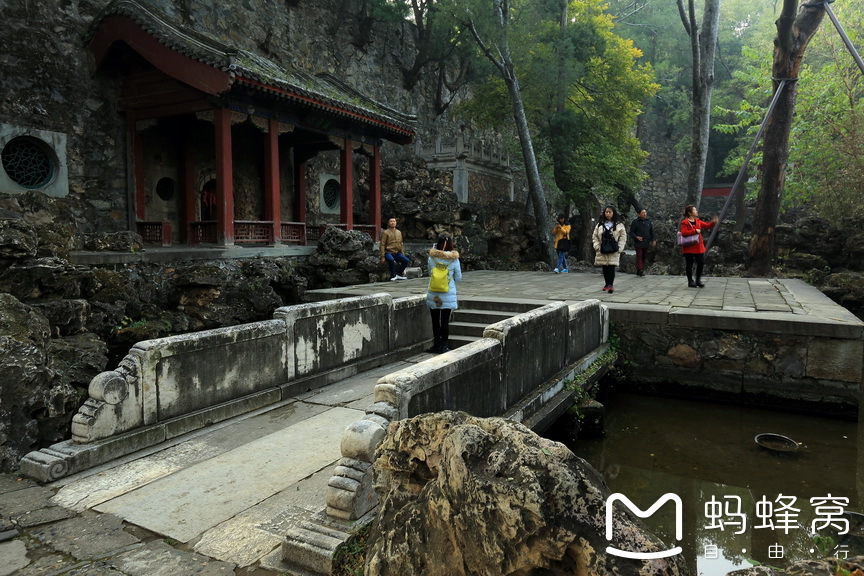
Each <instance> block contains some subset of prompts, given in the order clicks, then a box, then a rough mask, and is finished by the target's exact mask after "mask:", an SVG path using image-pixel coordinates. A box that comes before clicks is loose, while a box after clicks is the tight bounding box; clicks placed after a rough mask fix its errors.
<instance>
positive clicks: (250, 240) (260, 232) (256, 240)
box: [234, 220, 273, 244]
mask: <svg viewBox="0 0 864 576" xmlns="http://www.w3.org/2000/svg"><path fill="white" fill-rule="evenodd" d="M234 242H236V243H237V244H273V222H272V221H269V222H266V221H261V220H235V221H234Z"/></svg>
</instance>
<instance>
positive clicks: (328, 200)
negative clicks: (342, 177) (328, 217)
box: [321, 178, 339, 210]
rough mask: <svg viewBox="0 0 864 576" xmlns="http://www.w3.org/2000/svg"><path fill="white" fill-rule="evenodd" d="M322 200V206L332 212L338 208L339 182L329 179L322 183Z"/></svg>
mask: <svg viewBox="0 0 864 576" xmlns="http://www.w3.org/2000/svg"><path fill="white" fill-rule="evenodd" d="M321 197H322V198H323V199H324V205H325V206H327V208H329V209H331V210H333V209H334V208H336V207H337V206H339V181H338V180H336V179H334V178H331V179H330V180H327V182H325V183H324V190H323V192H322V194H321Z"/></svg>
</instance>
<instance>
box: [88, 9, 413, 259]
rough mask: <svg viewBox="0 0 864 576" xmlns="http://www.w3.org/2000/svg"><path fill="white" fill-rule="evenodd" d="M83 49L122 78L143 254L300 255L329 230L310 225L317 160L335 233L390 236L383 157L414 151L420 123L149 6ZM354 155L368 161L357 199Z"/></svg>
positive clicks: (114, 22)
mask: <svg viewBox="0 0 864 576" xmlns="http://www.w3.org/2000/svg"><path fill="white" fill-rule="evenodd" d="M88 41H89V48H90V50H91V52H92V54H93V56H94V59H95V65H96V73H97V74H105V75H107V76H108V77H109V78H111V79H112V80H115V79H116V85H117V89H118V94H119V95H118V104H119V110H120V112H121V113H123V114H124V115H125V118H126V124H127V133H128V149H129V154H128V156H129V161H130V162H131V166H130V173H131V174H132V175H133V177H132V178H130V183H129V187H128V194H129V201H128V205H129V206H130V207H131V209H130V214H129V225H130V228H131V229H132V230H137V231H138V232H139V233H140V234H142V236H144V238H145V240H146V241H149V242H161V243H163V244H170V243H173V242H185V243H188V244H191V245H198V244H201V243H213V244H216V245H219V246H231V245H234V244H248V243H256V244H282V243H298V244H305V243H306V241H307V239H309V238H310V237H315V236H316V235H317V234H318V231H319V229H320V225H316V226H308V225H307V177H306V171H307V163H308V162H309V161H310V160H312V159H313V158H315V157H316V156H318V155H319V154H322V153H329V154H331V155H334V157H338V179H337V178H334V179H333V180H332V181H330V182H327V184H328V185H330V189H329V190H325V193H327V194H329V196H327V202H328V205H329V206H330V207H331V208H333V210H332V212H333V213H332V217H331V219H332V220H333V222H331V223H332V224H335V225H337V226H340V227H343V228H345V229H361V230H365V231H367V232H369V233H370V235H372V236H373V238H374V237H375V235H376V234H377V231H378V230H379V229H380V228H381V209H380V198H381V190H380V162H381V156H380V147H381V145H382V143H383V141H384V140H388V141H391V142H394V143H397V144H406V143H409V142H410V141H411V140H412V139H413V137H414V132H413V121H414V119H413V117H411V116H408V115H405V114H403V113H400V112H397V111H395V110H392V109H390V108H388V107H386V106H384V105H382V104H380V103H378V102H375V101H373V100H372V99H370V98H368V97H366V96H364V95H362V94H360V93H359V92H357V91H356V90H354V89H352V88H350V87H349V86H347V85H345V84H344V83H341V82H340V81H339V80H338V79H336V78H333V77H331V76H327V75H314V74H310V73H307V72H302V71H297V70H290V71H288V70H285V69H284V68H282V67H281V66H279V65H278V64H276V63H274V62H273V61H271V60H269V59H266V58H264V57H262V56H260V55H258V54H253V53H251V52H249V51H246V50H243V49H237V48H234V47H231V46H226V45H224V44H222V43H220V42H219V41H218V40H216V39H214V38H212V37H208V36H206V35H203V34H200V33H198V32H197V31H193V30H189V29H184V28H182V27H181V26H179V25H177V24H176V23H173V22H171V21H169V19H168V18H166V17H165V16H164V15H162V14H160V13H159V12H158V11H157V10H156V9H155V8H153V7H152V6H150V5H148V4H146V3H145V2H142V1H134V0H119V1H116V2H112V3H111V4H110V5H109V6H108V7H107V8H106V9H105V10H104V11H103V13H102V14H101V16H100V17H99V18H97V19H96V20H95V21H94V23H93V26H92V28H91V30H90V33H89V36H88ZM355 155H358V156H362V157H365V158H366V159H368V175H366V178H365V181H366V182H368V186H364V187H363V189H362V190H361V189H359V187H358V186H357V185H356V184H355V181H354V180H355V178H354V166H355ZM358 195H359V196H362V197H361V198H357V197H355V196H358ZM357 206H362V207H363V209H361V210H356V209H355V208H356V207H357ZM355 213H360V214H363V215H364V216H365V220H366V221H363V222H355ZM337 218H338V222H337V221H335V220H336V219H337Z"/></svg>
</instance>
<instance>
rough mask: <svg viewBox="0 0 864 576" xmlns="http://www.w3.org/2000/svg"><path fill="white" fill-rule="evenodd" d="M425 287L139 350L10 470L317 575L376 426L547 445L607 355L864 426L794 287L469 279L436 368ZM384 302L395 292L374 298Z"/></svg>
mask: <svg viewBox="0 0 864 576" xmlns="http://www.w3.org/2000/svg"><path fill="white" fill-rule="evenodd" d="M426 282H427V281H426V280H425V279H414V280H408V281H404V282H398V283H394V282H390V283H386V284H378V285H362V286H353V287H347V288H342V289H335V290H326V291H317V292H314V293H311V294H310V297H311V298H315V299H317V301H314V302H310V303H308V304H302V305H298V306H290V307H286V308H281V309H279V310H277V311H276V313H275V314H274V318H273V319H272V320H267V321H263V322H257V323H253V324H248V325H242V326H237V327H232V328H226V329H218V330H211V331H205V332H200V333H196V334H187V335H182V336H175V337H170V338H162V339H158V340H151V341H147V342H141V343H139V344H137V345H136V346H135V347H133V348H132V350H130V353H129V355H128V356H127V357H126V358H125V359H124V360H123V361H122V362H121V363H120V366H118V368H117V369H115V370H113V371H110V372H106V373H103V374H100V375H99V376H97V377H96V378H94V380H93V382H92V383H91V386H90V399H89V400H88V401H87V403H86V404H85V405H84V406H83V407H82V409H81V411H80V412H79V414H78V415H77V416H76V417H75V422H74V424H73V430H72V433H73V439H72V440H70V441H67V442H63V443H59V444H57V445H54V446H52V447H51V448H48V449H44V450H41V451H39V452H33V453H30V454H28V455H27V457H26V458H25V459H24V461H22V472H24V473H26V474H28V475H30V476H32V477H34V478H36V479H38V480H40V481H42V482H47V483H49V485H50V486H52V487H55V488H56V489H57V494H56V496H55V498H54V500H55V501H56V503H57V504H60V505H62V506H66V507H69V508H72V509H74V510H77V511H84V510H94V511H97V512H101V513H105V514H113V515H117V516H119V517H120V518H122V519H123V520H125V521H126V522H129V523H131V524H135V525H139V526H142V527H144V528H147V529H149V530H151V531H153V532H156V533H159V534H162V535H165V536H168V537H170V538H173V539H174V540H176V541H177V542H178V543H180V544H179V545H186V546H189V547H191V549H192V550H194V551H195V552H198V553H201V554H205V555H207V556H210V557H213V558H217V559H219V560H223V561H227V562H232V563H234V564H235V565H237V566H251V565H253V564H257V565H259V566H262V567H267V568H270V569H272V570H274V571H279V572H282V573H284V572H285V571H286V570H292V569H294V570H296V569H299V570H301V571H305V572H306V573H319V574H327V573H329V571H330V567H331V562H332V558H333V554H334V552H335V550H336V548H337V547H338V546H339V545H340V544H342V543H343V542H344V541H345V540H346V539H347V537H348V536H349V534H350V532H351V530H352V528H353V527H354V526H355V525H356V523H357V522H365V521H368V520H369V519H370V518H371V515H372V514H373V513H374V510H375V504H376V500H375V496H374V493H373V491H372V489H371V462H372V458H373V455H374V450H375V447H376V446H377V443H378V441H379V440H380V439H381V437H382V436H383V434H384V429H385V427H386V426H387V424H388V423H389V422H391V421H393V420H395V419H400V418H405V417H409V416H413V415H416V414H419V413H423V412H427V411H434V410H439V409H444V408H449V409H457V410H465V411H467V412H470V413H472V414H475V415H478V416H491V415H503V416H506V417H508V418H511V419H514V420H517V421H520V422H523V423H525V424H526V425H528V426H530V427H532V428H534V429H535V430H537V431H542V430H543V429H544V428H545V427H546V426H548V424H549V423H551V422H552V421H554V420H555V419H556V418H557V417H558V416H559V415H560V414H561V413H562V412H563V411H564V410H566V409H567V408H568V407H569V406H570V405H571V404H572V402H573V398H574V395H575V391H574V390H573V389H572V386H568V383H572V382H574V381H578V382H580V383H586V382H592V381H594V380H596V379H597V378H599V377H600V376H601V375H602V374H603V373H604V372H605V370H606V368H607V367H608V365H609V363H610V362H613V361H614V360H615V353H614V352H615V351H614V350H612V349H611V347H610V346H609V339H610V336H609V335H610V327H611V329H612V334H613V336H612V339H613V340H614V341H615V342H616V344H615V348H617V352H618V354H620V355H621V356H622V358H623V359H624V360H626V363H622V365H624V366H625V368H626V369H627V370H629V371H630V372H631V375H632V379H633V380H634V382H635V384H636V385H638V386H641V387H644V388H648V389H651V390H654V391H658V392H666V393H677V394H689V395H694V396H705V397H709V398H715V397H716V398H722V399H725V400H728V399H735V400H736V401H741V402H749V403H754V404H763V405H770V406H779V405H788V406H789V407H792V408H796V409H800V408H805V409H811V410H814V411H823V412H824V411H833V412H835V413H837V414H840V415H844V416H853V415H856V414H857V409H858V398H859V388H860V382H861V366H862V323H861V322H860V321H859V320H858V319H857V318H855V317H854V316H852V315H851V314H850V313H848V312H847V311H846V310H845V309H843V308H842V307H840V306H837V305H836V304H834V303H833V302H831V301H830V300H829V299H828V298H826V297H825V296H823V295H822V294H821V293H819V292H818V291H817V290H815V289H812V288H810V287H808V286H807V285H806V284H804V283H802V282H799V281H793V280H763V279H739V278H730V279H726V278H718V279H710V282H709V283H708V286H707V287H706V288H703V289H699V290H697V289H689V288H687V287H686V282H683V281H682V280H681V279H680V278H675V277H645V278H640V277H635V276H633V277H630V276H628V275H620V277H619V280H618V282H617V283H616V291H615V293H614V294H612V295H608V294H606V293H604V292H602V291H601V290H600V288H601V287H602V279H601V277H600V276H599V275H598V274H593V273H590V274H589V273H586V274H568V275H552V274H543V273H539V272H537V273H506V272H491V271H477V272H470V273H466V274H465V279H464V281H463V282H462V283H461V284H460V285H459V293H460V302H461V304H462V307H461V308H460V310H459V312H458V313H457V314H455V315H454V318H453V322H452V330H451V332H452V334H451V346H454V347H455V349H454V350H452V351H451V352H448V353H447V354H444V355H440V356H432V355H429V354H425V353H423V352H422V350H423V349H424V348H425V347H426V346H427V345H428V342H429V337H430V335H431V330H430V327H429V325H428V322H429V319H428V313H427V312H426V311H425V304H424V296H423V294H424V293H425V287H426ZM382 290H386V291H387V292H386V293H385V292H382Z"/></svg>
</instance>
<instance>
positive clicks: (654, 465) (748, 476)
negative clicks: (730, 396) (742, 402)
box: [559, 393, 864, 576]
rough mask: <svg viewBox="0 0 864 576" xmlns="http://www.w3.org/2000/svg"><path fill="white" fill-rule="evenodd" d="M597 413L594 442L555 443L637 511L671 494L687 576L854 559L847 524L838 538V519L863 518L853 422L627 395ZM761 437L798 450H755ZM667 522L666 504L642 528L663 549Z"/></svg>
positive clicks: (858, 545) (855, 532) (857, 544)
mask: <svg viewBox="0 0 864 576" xmlns="http://www.w3.org/2000/svg"><path fill="white" fill-rule="evenodd" d="M604 405H605V406H606V431H605V436H604V437H603V438H600V439H595V440H573V441H567V440H565V442H566V443H567V444H568V445H569V446H570V448H571V449H572V450H573V452H574V453H576V454H577V455H579V456H581V457H582V458H584V459H586V460H587V461H588V462H589V463H591V465H593V466H594V467H595V468H597V469H598V470H599V471H601V472H602V473H603V475H604V477H605V478H606V481H607V483H608V485H609V488H610V489H611V490H612V491H613V492H620V493H622V494H624V495H626V496H627V497H628V498H629V499H630V500H632V501H633V503H634V504H635V505H636V506H638V507H639V508H641V509H642V510H647V509H648V508H649V507H650V506H651V505H652V504H653V503H654V502H656V501H657V499H658V498H660V497H661V496H662V495H663V494H666V493H668V492H673V493H675V494H678V496H680V498H681V500H682V502H683V524H684V535H683V541H682V542H681V543H680V545H681V546H682V548H683V549H684V554H685V557H686V558H687V562H688V564H689V565H690V569H691V572H692V573H693V574H703V575H704V576H722V575H725V574H726V573H727V572H729V571H731V570H734V569H737V568H744V567H749V566H750V565H751V564H750V563H749V562H748V561H747V559H751V560H756V561H758V562H761V563H763V564H769V565H772V566H784V565H786V564H788V563H789V562H791V561H793V560H800V559H813V558H818V557H822V556H825V555H830V556H834V555H836V556H838V557H844V556H845V555H847V554H848V556H849V557H852V556H854V555H858V554H864V536H862V534H864V533H862V531H861V529H860V528H859V527H858V526H856V522H855V519H856V517H855V516H854V515H852V517H851V520H850V525H849V528H850V530H849V532H850V533H849V534H847V535H840V534H839V532H841V531H843V528H844V526H845V523H844V521H843V518H845V519H847V520H849V519H850V516H849V515H848V512H860V511H861V510H862V506H861V503H862V502H861V494H862V490H861V487H862V481H861V479H859V478H858V476H859V473H858V470H861V469H864V467H862V466H861V465H860V462H859V458H861V457H860V456H859V450H858V449H857V445H858V440H859V438H858V434H859V430H858V425H857V423H854V422H845V421H837V420H831V419H823V418H819V417H812V416H802V415H798V414H788V413H782V412H772V411H765V410H755V409H749V408H741V407H736V406H727V405H714V404H708V403H702V402H691V401H686V400H679V399H670V398H661V397H654V396H644V395H636V394H630V393H615V394H614V395H612V396H611V397H609V398H605V399H604ZM765 432H773V433H776V434H782V435H784V436H788V437H790V438H792V439H794V440H796V441H797V442H798V443H799V444H800V450H799V452H798V453H795V454H792V455H790V454H782V453H775V452H771V451H768V450H766V449H764V448H761V447H759V446H758V445H757V444H756V443H755V441H754V437H755V436H756V435H757V434H760V433H765ZM559 439H561V438H559ZM781 495H782V498H781V499H780V500H778V496H781ZM828 495H831V499H830V500H828V501H827V502H811V499H813V498H823V499H825V498H827V497H828ZM837 498H846V499H848V503H845V505H844V503H843V502H842V500H839V501H838V500H837ZM763 500H764V502H763V503H762V504H760V505H759V507H758V509H757V503H758V502H760V501H763ZM739 502H740V508H739ZM784 503H785V504H787V505H789V508H787V509H785V510H784V509H783V506H782V505H783V504H784ZM706 504H708V509H707V510H706ZM817 506H818V508H817ZM796 510H797V511H796ZM844 510H845V512H847V515H845V516H843V517H840V516H839V513H840V512H843V511H844ZM673 512H674V509H673V507H672V506H671V504H667V505H666V506H664V507H663V508H662V509H661V510H659V511H658V512H656V513H655V514H654V515H652V516H651V517H649V518H648V519H646V523H647V524H648V525H649V527H650V528H651V529H652V530H654V531H655V533H656V534H657V535H658V536H660V537H661V538H662V539H663V540H664V541H665V542H666V543H667V544H670V543H671V542H672V541H673V540H674V534H675V521H674V520H675V519H674V513H673ZM739 512H740V515H736V514H737V513H739ZM742 515H743V516H744V517H745V519H744V520H743V521H742V518H741V516H742ZM814 521H815V522H816V524H815V528H816V531H815V532H814V530H813V528H814V524H813V523H814ZM734 522H738V524H737V525H735V524H734ZM742 522H745V523H746V524H744V525H742V524H741V523H742ZM771 522H773V523H774V526H773V528H772V527H771V526H770V523H771ZM720 524H723V528H722V529H720V528H719V527H718V526H719V525H720ZM760 525H762V526H764V527H762V528H758V526H760ZM796 525H797V526H800V527H794V526H796ZM736 532H740V533H736ZM814 534H816V535H817V536H818V537H823V538H824V537H826V536H827V537H831V538H833V539H834V544H835V545H834V546H830V544H831V542H830V541H826V540H822V541H819V542H818V544H819V545H821V546H822V549H821V550H820V548H819V545H816V544H814V538H813V536H814ZM817 540H818V538H817ZM670 546H671V544H670ZM714 546H716V550H715V549H713V547H714ZM779 547H782V549H781V548H779Z"/></svg>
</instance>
